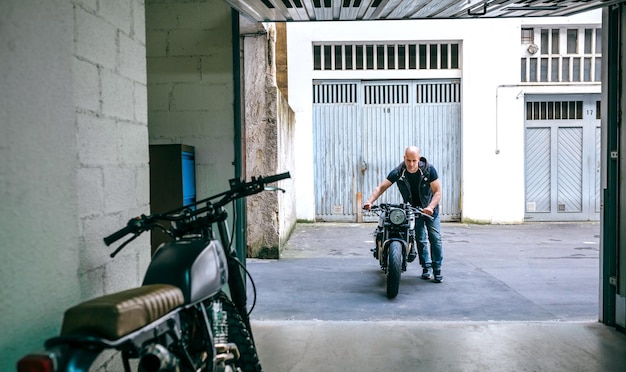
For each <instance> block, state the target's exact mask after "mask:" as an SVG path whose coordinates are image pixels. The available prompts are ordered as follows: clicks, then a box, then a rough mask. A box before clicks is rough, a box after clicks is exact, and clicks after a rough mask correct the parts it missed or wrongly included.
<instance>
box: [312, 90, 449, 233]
mask: <svg viewBox="0 0 626 372" xmlns="http://www.w3.org/2000/svg"><path fill="white" fill-rule="evenodd" d="M313 89H314V104H313V128H314V130H313V136H314V150H315V192H316V198H315V200H316V219H318V220H324V221H355V220H356V216H357V213H358V209H360V208H361V204H359V203H357V195H358V193H361V194H362V197H363V200H365V199H366V198H367V197H368V196H369V195H370V193H371V192H372V190H373V189H374V188H375V187H376V186H377V185H378V184H379V183H380V182H381V181H382V180H383V179H384V178H385V177H386V176H387V173H389V171H390V170H391V169H393V168H394V167H395V166H397V165H398V164H399V163H400V162H401V161H402V158H403V155H404V149H405V148H406V147H407V146H409V145H416V146H418V147H420V149H421V153H422V156H425V157H426V158H427V159H428V160H429V161H430V162H431V163H432V164H433V165H434V166H435V167H436V168H437V171H438V172H439V177H440V179H441V183H442V188H443V193H444V195H443V198H442V203H441V218H442V221H458V220H460V215H461V212H460V194H461V190H460V187H461V168H460V167H461V136H460V134H461V97H460V81H458V80H455V81H450V80H446V81H394V82H387V81H377V82H360V81H356V82H355V81H353V82H336V81H332V82H321V83H318V84H316V85H314V87H313ZM379 201H380V202H399V201H401V198H400V194H399V192H398V191H397V188H396V187H395V186H394V187H393V188H392V189H390V190H389V191H387V192H386V193H385V194H384V195H383V196H382V197H381V198H380V199H379Z"/></svg>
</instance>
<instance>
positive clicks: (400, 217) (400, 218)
mask: <svg viewBox="0 0 626 372" xmlns="http://www.w3.org/2000/svg"><path fill="white" fill-rule="evenodd" d="M389 220H390V221H391V223H392V224H394V225H401V224H403V223H404V222H405V221H406V214H405V213H404V211H403V210H402V209H394V210H392V211H391V212H390V213H389Z"/></svg>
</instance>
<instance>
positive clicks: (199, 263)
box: [17, 172, 290, 372]
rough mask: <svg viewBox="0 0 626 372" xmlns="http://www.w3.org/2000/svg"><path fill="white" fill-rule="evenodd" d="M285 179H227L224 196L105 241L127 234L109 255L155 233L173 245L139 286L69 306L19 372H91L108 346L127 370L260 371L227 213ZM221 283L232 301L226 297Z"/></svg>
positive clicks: (162, 250) (135, 223) (153, 218)
mask: <svg viewBox="0 0 626 372" xmlns="http://www.w3.org/2000/svg"><path fill="white" fill-rule="evenodd" d="M289 177H290V175H289V172H286V173H282V174H277V175H273V176H268V177H258V178H254V177H253V178H252V180H251V181H250V182H242V181H241V180H239V179H233V180H230V190H228V191H225V192H223V193H220V194H217V195H214V196H211V197H209V198H207V199H203V200H200V201H198V202H195V203H193V204H192V205H188V206H185V207H182V208H179V209H176V210H173V211H170V212H167V213H161V214H151V215H149V216H146V215H141V216H140V217H137V218H134V219H131V220H130V221H129V222H128V224H127V225H126V227H124V228H122V229H121V230H119V231H117V232H115V233H113V234H111V235H110V236H108V237H106V238H104V242H105V244H106V245H110V244H112V243H114V242H115V241H117V240H119V239H122V238H123V237H125V236H127V235H128V234H132V237H130V238H129V239H128V240H126V241H125V242H124V243H123V244H121V245H120V247H118V248H117V249H116V250H115V251H114V252H113V253H112V254H111V257H114V256H115V255H116V254H117V253H118V252H120V250H121V249H123V248H124V247H125V246H126V244H128V243H129V242H131V241H132V240H134V239H135V238H137V237H138V236H139V235H141V234H142V233H144V232H146V231H150V230H152V229H155V228H156V229H161V230H163V231H165V232H166V233H167V234H169V235H170V236H171V237H173V238H174V240H173V241H170V242H166V243H163V244H162V245H161V246H159V248H158V249H157V250H156V252H155V253H154V256H153V257H152V260H151V262H150V265H149V266H148V270H147V272H146V274H145V277H144V280H143V284H142V286H141V287H138V288H134V289H130V290H127V291H123V292H119V293H114V294H111V295H106V296H103V297H98V298H95V299H92V300H89V301H86V302H83V303H81V304H79V305H76V306H74V307H72V308H70V309H68V310H66V312H65V315H64V318H63V325H62V328H61V334H60V335H59V336H57V337H53V338H50V339H48V340H47V341H46V342H45V351H44V352H42V353H35V354H29V355H27V356H25V357H23V358H22V359H20V360H19V361H18V365H17V369H18V371H20V372H26V371H41V372H51V371H88V370H89V367H90V366H91V365H92V364H93V362H94V361H95V360H96V358H97V357H98V356H99V355H100V354H101V353H103V352H104V351H106V350H117V351H119V352H120V354H121V357H122V363H123V365H124V370H125V371H131V362H132V363H133V367H136V370H138V371H145V372H151V371H209V372H214V371H255V372H257V371H261V365H260V363H259V359H258V355H257V352H256V347H255V345H254V340H253V337H252V329H251V327H250V321H249V312H248V309H247V303H246V302H247V298H246V297H247V295H246V275H249V274H248V272H247V271H246V269H245V267H244V266H243V265H242V263H241V262H240V261H239V259H238V257H237V252H236V250H235V248H234V247H233V246H232V244H231V243H232V241H231V237H230V233H229V230H228V226H227V224H226V219H227V213H226V210H225V209H224V207H225V206H226V205H227V204H229V203H231V202H233V201H235V200H236V199H239V198H243V197H246V196H249V195H253V194H256V193H259V192H261V191H263V190H280V191H283V192H284V190H282V189H279V188H276V187H266V185H267V184H270V183H273V182H277V181H279V180H282V179H285V178H289ZM233 210H234V208H233ZM163 223H165V224H167V225H168V226H162V225H161V224H163ZM214 225H217V229H216V231H215V230H214ZM216 234H217V238H216V236H215V235H216ZM250 279H251V283H252V286H253V287H254V282H252V278H250ZM226 284H228V286H227V287H226V288H227V289H228V292H229V293H230V296H228V295H227V294H226V293H225V292H224V291H223V289H224V286H225V285H226ZM252 307H254V306H252ZM250 311H251V310H250Z"/></svg>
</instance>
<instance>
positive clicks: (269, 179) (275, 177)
mask: <svg viewBox="0 0 626 372" xmlns="http://www.w3.org/2000/svg"><path fill="white" fill-rule="evenodd" d="M290 177H291V175H290V174H289V172H285V173H280V174H275V175H273V176H267V177H264V178H263V182H264V183H272V182H277V181H280V180H284V179H286V178H290Z"/></svg>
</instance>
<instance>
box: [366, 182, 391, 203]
mask: <svg viewBox="0 0 626 372" xmlns="http://www.w3.org/2000/svg"><path fill="white" fill-rule="evenodd" d="M391 185H392V183H391V181H389V180H388V179H386V178H385V179H384V180H383V182H381V183H380V185H378V186H376V188H375V189H374V191H372V195H370V197H369V198H368V199H367V201H366V202H365V204H363V209H365V210H367V211H369V210H370V207H371V206H372V203H374V202H375V201H376V199H378V197H379V196H381V195H382V193H384V192H385V190H387V189H388V188H389V186H391Z"/></svg>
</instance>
